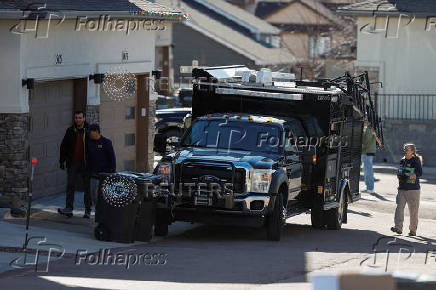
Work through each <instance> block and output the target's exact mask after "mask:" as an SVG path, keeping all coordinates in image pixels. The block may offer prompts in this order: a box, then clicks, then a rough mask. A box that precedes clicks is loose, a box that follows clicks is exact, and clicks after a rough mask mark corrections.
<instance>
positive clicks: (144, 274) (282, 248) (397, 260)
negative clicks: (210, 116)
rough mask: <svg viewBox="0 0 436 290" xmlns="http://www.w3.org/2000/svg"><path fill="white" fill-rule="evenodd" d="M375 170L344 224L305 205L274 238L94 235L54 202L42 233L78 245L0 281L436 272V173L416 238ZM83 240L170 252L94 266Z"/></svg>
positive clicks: (194, 233) (36, 224) (233, 232)
mask: <svg viewBox="0 0 436 290" xmlns="http://www.w3.org/2000/svg"><path fill="white" fill-rule="evenodd" d="M375 177H376V183H375V189H376V193H375V194H362V200H360V201H359V202H357V203H355V204H351V205H350V207H349V216H348V224H345V225H343V228H342V230H340V231H328V230H316V229H312V228H311V227H310V215H309V214H303V215H299V216H296V217H292V218H289V219H288V220H287V225H286V227H285V229H284V232H283V236H282V240H281V241H280V242H271V241H267V240H266V234H265V231H264V230H263V229H251V228H236V227H227V226H207V225H197V224H188V223H175V224H174V225H172V226H171V227H170V233H169V236H167V237H165V238H161V237H154V238H153V240H152V241H151V242H149V243H136V244H117V243H104V242H99V241H96V240H94V239H93V238H92V224H91V223H92V221H89V222H88V221H85V220H83V219H82V218H81V212H80V211H77V217H74V218H73V219H70V220H68V219H60V220H59V218H62V217H58V216H55V215H54V213H50V211H48V212H45V211H44V212H36V213H37V214H35V216H34V218H33V219H32V228H33V231H34V234H39V235H43V236H47V239H48V241H49V242H51V243H53V244H60V245H63V246H65V247H66V248H67V249H68V250H67V253H70V254H69V255H65V256H64V257H62V258H61V259H56V258H54V259H52V262H50V263H49V269H48V272H35V269H34V267H33V266H28V267H25V268H23V269H18V270H11V271H7V272H3V273H2V274H0V285H2V287H1V288H2V289H29V288H41V289H70V287H74V288H80V289H168V288H171V289H184V290H185V289H204V288H205V287H208V288H211V289H282V288H283V289H285V288H286V289H311V284H310V277H311V275H317V274H320V273H339V272H349V271H357V272H362V271H377V272H384V271H385V270H386V271H388V272H390V273H395V274H396V275H405V274H408V275H419V276H420V277H421V279H425V277H433V276H436V197H435V196H434V195H433V193H434V192H435V191H436V178H435V177H431V176H430V177H428V178H425V179H423V180H422V195H421V200H422V203H421V208H420V221H419V228H418V236H417V237H408V236H407V235H406V234H407V232H408V229H407V227H408V217H406V218H405V227H404V229H403V232H404V234H403V235H393V233H392V232H391V231H390V230H389V229H390V227H391V226H392V225H393V213H394V210H395V195H396V185H397V180H396V176H395V175H393V174H391V173H376V174H375ZM362 187H363V184H362V183H361V188H362ZM57 198H58V201H57V202H61V201H63V197H57ZM46 202H52V203H54V201H53V200H52V201H44V202H41V201H37V202H36V203H35V204H36V205H37V204H39V208H41V207H44V204H45V203H46ZM78 202H79V203H80V202H81V201H80V199H79V200H78ZM37 207H38V206H37ZM406 213H407V210H406ZM38 214H39V216H38ZM23 224H24V221H23V220H22V219H21V220H20V219H12V218H9V219H8V218H6V219H3V221H1V222H0V229H1V231H0V246H3V247H5V248H6V247H7V246H9V247H10V246H13V245H15V246H18V247H19V246H20V245H21V243H22V239H23V238H24V225H23ZM12 229H13V230H12ZM20 233H21V235H20ZM12 236H17V237H19V238H16V239H15V238H13V237H12ZM4 241H10V242H7V243H6V242H4ZM79 248H81V249H87V250H88V252H92V251H96V250H98V249H106V248H111V251H112V253H123V254H124V255H131V256H132V257H140V255H141V254H142V257H144V256H146V255H147V254H156V255H161V256H160V257H164V258H162V259H163V260H161V261H160V262H162V263H161V264H156V265H151V264H149V263H146V262H145V260H141V261H142V262H143V263H141V264H139V263H136V264H135V265H132V263H131V264H130V265H129V267H128V269H127V266H126V263H124V264H123V263H122V261H121V262H120V263H119V264H115V265H112V264H110V265H105V264H104V263H102V264H97V265H92V264H93V263H92V262H93V261H92V260H91V259H88V260H86V259H79V260H80V264H78V256H76V255H75V252H76V251H77V249H79ZM400 248H402V249H403V250H400ZM387 250H389V256H388V254H386V251H387ZM14 255H18V256H19V255H20V254H19V253H10V252H2V253H0V257H1V259H0V260H1V261H8V260H9V259H12V258H13V257H14ZM375 255H376V259H374V257H375ZM44 257H45V256H44ZM42 260H43V259H42ZM138 260H139V259H138ZM147 261H148V260H147ZM43 266H46V265H43ZM40 269H46V268H44V267H42V268H41V267H40ZM5 270H7V264H5V263H3V264H0V271H5ZM426 275H427V276H426Z"/></svg>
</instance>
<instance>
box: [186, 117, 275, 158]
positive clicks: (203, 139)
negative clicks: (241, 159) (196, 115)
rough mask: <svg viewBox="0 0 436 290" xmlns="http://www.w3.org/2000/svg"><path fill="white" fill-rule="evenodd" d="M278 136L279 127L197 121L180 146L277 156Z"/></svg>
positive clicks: (216, 120)
mask: <svg viewBox="0 0 436 290" xmlns="http://www.w3.org/2000/svg"><path fill="white" fill-rule="evenodd" d="M280 132H281V129H280V127H279V126H277V125H274V124H262V123H256V122H247V121H237V120H235V121H233V120H228V119H214V120H199V121H196V122H195V123H193V124H192V127H191V130H190V131H189V133H188V134H186V135H185V136H184V138H183V140H182V142H181V145H182V146H195V147H208V148H218V149H228V150H245V151H255V152H266V153H280V150H281V146H280V144H281V142H280V141H281V140H280V135H281V134H280Z"/></svg>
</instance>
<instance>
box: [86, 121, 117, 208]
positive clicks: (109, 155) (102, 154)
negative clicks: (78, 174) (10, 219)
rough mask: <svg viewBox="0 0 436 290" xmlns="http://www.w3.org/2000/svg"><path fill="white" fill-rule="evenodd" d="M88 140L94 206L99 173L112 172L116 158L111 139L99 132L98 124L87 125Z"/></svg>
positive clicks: (96, 197)
mask: <svg viewBox="0 0 436 290" xmlns="http://www.w3.org/2000/svg"><path fill="white" fill-rule="evenodd" d="M89 139H90V140H89V142H88V167H87V169H88V172H89V174H90V176H91V181H90V190H91V198H92V203H93V204H94V207H96V206H97V200H98V179H96V178H93V177H96V176H97V175H98V174H99V173H114V172H115V171H116V167H117V166H116V158H115V152H114V148H113V146H112V141H111V140H109V139H108V138H106V137H104V136H102V135H101V133H100V126H99V125H97V124H92V125H90V126H89Z"/></svg>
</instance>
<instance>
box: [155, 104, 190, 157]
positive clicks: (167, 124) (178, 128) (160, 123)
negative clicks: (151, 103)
mask: <svg viewBox="0 0 436 290" xmlns="http://www.w3.org/2000/svg"><path fill="white" fill-rule="evenodd" d="M191 111H192V109H191V108H171V109H162V110H157V111H156V116H155V121H154V126H155V130H156V133H155V138H154V147H155V151H156V152H158V153H160V154H162V155H164V154H165V153H166V152H167V151H168V150H169V148H167V146H170V145H171V143H174V142H178V140H179V138H180V137H181V136H182V134H183V132H184V118H185V116H186V115H188V114H191Z"/></svg>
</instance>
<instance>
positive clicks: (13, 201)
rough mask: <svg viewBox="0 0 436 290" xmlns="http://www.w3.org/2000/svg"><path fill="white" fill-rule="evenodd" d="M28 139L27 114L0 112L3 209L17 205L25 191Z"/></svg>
mask: <svg viewBox="0 0 436 290" xmlns="http://www.w3.org/2000/svg"><path fill="white" fill-rule="evenodd" d="M28 140H29V114H28V113H25V114H5V113H0V204H1V205H3V206H7V205H8V204H9V205H10V206H19V203H20V200H21V199H22V197H23V195H25V194H26V193H27V191H28V177H29V169H30V164H29V158H28V148H29V141H28ZM1 205H0V206H1Z"/></svg>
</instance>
